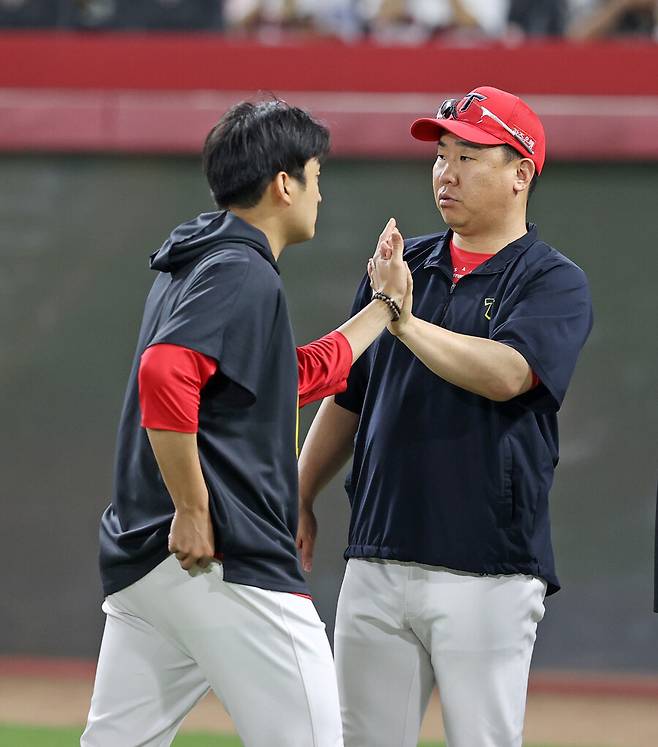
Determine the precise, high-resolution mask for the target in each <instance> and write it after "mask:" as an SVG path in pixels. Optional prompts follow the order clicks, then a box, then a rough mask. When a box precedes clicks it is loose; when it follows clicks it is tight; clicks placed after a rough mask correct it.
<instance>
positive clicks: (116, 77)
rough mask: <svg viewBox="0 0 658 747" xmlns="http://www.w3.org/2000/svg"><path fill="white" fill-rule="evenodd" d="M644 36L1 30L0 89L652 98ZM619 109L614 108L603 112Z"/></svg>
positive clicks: (652, 70) (656, 61) (649, 51)
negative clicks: (486, 92) (435, 38)
mask: <svg viewBox="0 0 658 747" xmlns="http://www.w3.org/2000/svg"><path fill="white" fill-rule="evenodd" d="M657 69H658V45H656V44H654V43H652V42H651V41H646V42H644V41H640V40H637V39H633V40H632V41H610V42H597V43H593V42H590V43H566V42H560V41H551V42H532V43H526V44H522V45H519V46H504V45H502V44H490V43H486V44H479V45H473V46H462V47H456V46H453V47H445V46H440V45H438V44H427V45H423V46H420V47H416V46H413V47H407V46H394V47H390V46H388V47H386V46H380V45H377V44H373V43H367V42H362V43H358V44H351V45H350V44H345V43H342V42H339V41H335V40H327V41H317V40H315V41H301V40H297V41H295V39H294V37H293V38H291V39H290V41H288V42H287V43H284V44H281V45H276V46H266V45H263V44H258V43H255V42H249V41H240V42H238V41H230V40H226V39H223V38H222V37H219V36H214V35H203V34H196V35H195V34H148V35H144V34H93V35H92V34H89V35H87V34H75V33H53V32H41V33H34V32H11V33H6V32H5V33H3V34H0V88H9V87H16V88H75V89H94V90H119V89H133V90H159V91H164V90H192V89H208V90H226V91H239V90H260V89H264V90H287V91H372V92H397V91H417V92H434V91H436V90H439V89H441V90H455V91H460V92H466V91H468V90H470V89H471V88H473V87H475V86H476V85H481V84H488V85H494V86H498V87H500V88H505V89H507V90H510V91H514V92H524V93H526V94H529V93H538V94H553V93H559V94H570V95H579V94H596V95H619V96H629V95H644V96H647V95H651V96H655V95H658V75H656V70H657ZM618 114H619V107H613V108H612V109H611V110H610V112H609V115H610V116H611V117H615V116H617V115H618Z"/></svg>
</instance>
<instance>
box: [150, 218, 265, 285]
mask: <svg viewBox="0 0 658 747" xmlns="http://www.w3.org/2000/svg"><path fill="white" fill-rule="evenodd" d="M222 244H232V245H236V244H242V245H247V246H249V247H251V248H252V249H255V250H256V251H257V252H258V253H259V254H260V255H261V256H262V257H263V258H264V259H266V260H267V261H268V262H269V263H270V264H271V265H272V266H273V267H274V269H275V270H276V271H277V273H278V272H279V267H278V265H277V263H276V260H275V259H274V255H273V254H272V250H271V249H270V245H269V242H268V240H267V237H266V236H265V234H264V233H263V232H262V231H260V230H259V229H258V228H255V227H254V226H252V225H250V224H249V223H247V222H246V221H243V220H242V219H241V218H238V217H237V215H234V214H233V213H231V212H230V211H228V210H222V211H221V212H215V213H202V214H201V215H199V216H197V217H196V218H194V219H193V220H189V221H187V222H186V223H182V224H181V225H180V226H178V227H177V228H175V229H174V230H173V231H172V232H171V235H170V236H169V238H168V239H167V240H166V241H165V242H164V244H163V245H162V246H161V247H160V248H159V249H158V250H157V251H156V252H153V254H151V257H150V266H151V269H152V270H157V271H159V272H170V273H174V272H176V271H177V270H180V269H181V268H182V267H185V266H186V265H188V264H189V263H190V262H196V261H197V260H198V259H199V257H201V256H202V255H204V254H207V253H208V252H210V251H213V250H216V249H219V248H220V247H221V245H222Z"/></svg>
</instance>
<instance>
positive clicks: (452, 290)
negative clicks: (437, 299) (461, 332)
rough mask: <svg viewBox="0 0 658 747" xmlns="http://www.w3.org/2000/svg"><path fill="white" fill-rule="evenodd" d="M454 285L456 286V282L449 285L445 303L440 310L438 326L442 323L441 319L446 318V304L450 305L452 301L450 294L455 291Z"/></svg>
mask: <svg viewBox="0 0 658 747" xmlns="http://www.w3.org/2000/svg"><path fill="white" fill-rule="evenodd" d="M456 287H457V283H453V284H452V285H451V286H450V290H449V291H448V300H447V301H446V304H445V306H444V307H443V311H442V312H441V318H440V319H439V324H438V326H439V327H440V326H441V325H442V324H443V320H444V319H445V318H446V314H447V313H448V306H450V301H452V294H453V293H454V292H455V288H456Z"/></svg>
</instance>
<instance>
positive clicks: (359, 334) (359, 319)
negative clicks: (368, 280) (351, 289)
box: [338, 300, 391, 362]
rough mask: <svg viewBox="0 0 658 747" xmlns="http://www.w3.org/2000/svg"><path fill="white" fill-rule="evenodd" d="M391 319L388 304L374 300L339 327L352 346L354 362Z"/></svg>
mask: <svg viewBox="0 0 658 747" xmlns="http://www.w3.org/2000/svg"><path fill="white" fill-rule="evenodd" d="M390 321H391V312H390V310H389V308H388V306H387V305H386V304H385V303H384V302H383V301H378V300H374V301H371V302H370V303H369V304H368V305H367V306H366V307H365V308H363V309H361V311H359V313H358V314H356V315H355V316H353V317H352V318H351V319H349V320H348V321H346V322H345V324H343V325H341V326H340V327H338V331H339V332H340V333H342V334H343V335H344V336H345V337H346V338H347V341H348V342H349V344H350V347H351V348H352V362H354V361H355V360H356V359H357V358H358V357H359V356H360V355H361V354H362V353H363V352H364V351H365V350H366V349H367V348H368V347H370V345H371V344H372V343H373V342H374V341H375V340H376V339H377V338H378V337H379V335H380V334H381V333H382V332H383V331H384V329H385V328H386V325H387V324H388V323H389V322H390Z"/></svg>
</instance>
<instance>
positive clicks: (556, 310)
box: [336, 226, 592, 594]
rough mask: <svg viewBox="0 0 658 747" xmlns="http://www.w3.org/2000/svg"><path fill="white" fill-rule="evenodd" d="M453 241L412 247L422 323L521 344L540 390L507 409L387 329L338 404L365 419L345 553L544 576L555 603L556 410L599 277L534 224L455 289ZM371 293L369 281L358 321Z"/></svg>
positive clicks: (408, 250) (408, 247)
mask: <svg viewBox="0 0 658 747" xmlns="http://www.w3.org/2000/svg"><path fill="white" fill-rule="evenodd" d="M450 237H451V232H447V233H444V234H434V235H431V236H423V237H420V238H415V239H411V240H408V241H406V243H405V254H404V258H405V260H406V261H407V262H408V264H409V266H410V268H411V272H412V275H413V279H414V303H413V313H414V315H415V316H417V317H419V318H420V319H424V320H426V321H428V322H432V323H433V324H437V325H440V326H442V327H444V328H446V329H449V330H452V331H454V332H459V333H461V334H465V335H473V336H476V337H483V338H489V339H491V340H496V341H498V342H501V343H505V344H506V345H510V346H511V347H513V348H514V349H516V350H518V352H519V353H521V355H523V357H524V358H525V359H526V361H527V362H528V363H529V365H530V367H531V368H532V370H533V371H534V372H535V373H536V374H537V376H538V377H539V378H540V380H541V384H540V385H539V386H537V387H536V388H535V389H533V390H531V391H529V392H526V393H525V394H522V395H520V396H518V397H515V398H514V399H512V400H510V401H508V402H494V401H492V400H489V399H487V398H485V397H481V396H479V395H477V394H472V393H471V392H468V391H466V390H464V389H461V388H459V387H457V386H454V385H452V384H449V383H448V382H446V381H444V380H443V379H441V378H440V377H439V376H437V375H436V374H434V373H432V372H431V371H430V370H429V369H428V368H427V367H426V366H425V365H424V364H423V363H421V361H420V360H418V358H416V357H415V356H414V355H413V353H411V351H410V350H409V349H408V348H406V347H405V346H404V345H403V344H402V343H401V342H400V341H399V340H396V339H395V337H393V336H392V335H390V334H388V333H387V332H384V333H383V334H382V335H381V336H380V337H379V338H378V339H377V340H376V341H375V343H373V345H371V347H370V348H369V350H368V351H367V352H366V354H364V355H363V356H362V357H361V358H360V359H359V361H357V363H356V364H355V365H354V366H353V368H352V372H351V374H350V377H349V382H348V388H347V391H346V392H344V393H343V394H339V395H336V402H337V403H338V404H339V405H341V406H342V407H344V408H346V409H348V410H351V411H353V412H355V413H359V414H360V416H361V417H360V422H359V428H358V432H357V434H356V439H355V450H354V462H353V467H352V471H351V474H350V475H349V476H348V478H347V481H346V489H347V493H348V496H349V499H350V502H351V505H352V516H351V521H350V529H349V547H348V548H347V550H346V552H345V557H346V558H350V557H378V558H389V559H395V560H401V561H415V562H418V563H426V564H429V565H435V566H444V567H448V568H453V569H456V570H461V571H466V572H472V573H481V574H512V573H524V574H531V575H536V576H540V577H542V578H544V579H545V580H546V581H547V583H548V593H549V594H550V593H552V592H555V591H557V590H558V588H559V582H558V579H557V576H556V573H555V564H554V560H553V550H552V546H551V532H550V523H549V511H548V494H549V491H550V488H551V484H552V482H553V472H554V469H555V466H556V465H557V462H558V429H557V416H556V413H557V411H558V410H559V408H560V406H561V404H562V400H563V398H564V395H565V393H566V390H567V385H568V383H569V379H570V378H571V375H572V373H573V370H574V367H575V364H576V359H577V357H578V354H579V352H580V350H581V348H582V346H583V344H584V343H585V340H586V339H587V336H588V334H589V332H590V329H591V326H592V310H591V301H590V294H589V290H588V287H587V280H586V278H585V275H584V273H583V272H582V270H581V269H580V268H579V267H577V266H576V265H575V264H574V263H573V262H571V261H570V260H568V259H567V258H566V257H564V256H563V255H561V254H560V253H559V252H557V251H556V250H555V249H553V248H551V247H550V246H548V245H547V244H545V243H544V242H542V241H540V240H539V239H538V237H537V230H536V228H535V227H534V226H530V227H529V230H528V233H527V234H526V235H525V236H523V237H522V238H521V239H519V240H518V241H515V242H514V243H512V244H510V245H509V246H507V247H505V248H504V249H502V250H501V251H500V252H498V253H497V254H496V255H495V256H494V257H492V258H491V259H489V260H488V261H487V262H485V263H484V264H482V265H480V267H478V268H477V269H476V270H475V271H474V272H472V273H471V274H470V275H467V276H465V277H463V278H462V279H461V280H460V281H459V283H458V284H457V285H454V284H453V283H452V272H453V268H452V262H451V257H450V249H449V243H450ZM369 297H370V288H369V284H368V280H367V278H364V279H363V281H362V283H361V286H360V288H359V290H358V292H357V296H356V300H355V303H354V306H353V309H352V313H353V314H354V313H356V312H358V311H359V310H360V309H361V308H363V306H365V305H366V304H367V302H368V300H369Z"/></svg>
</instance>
